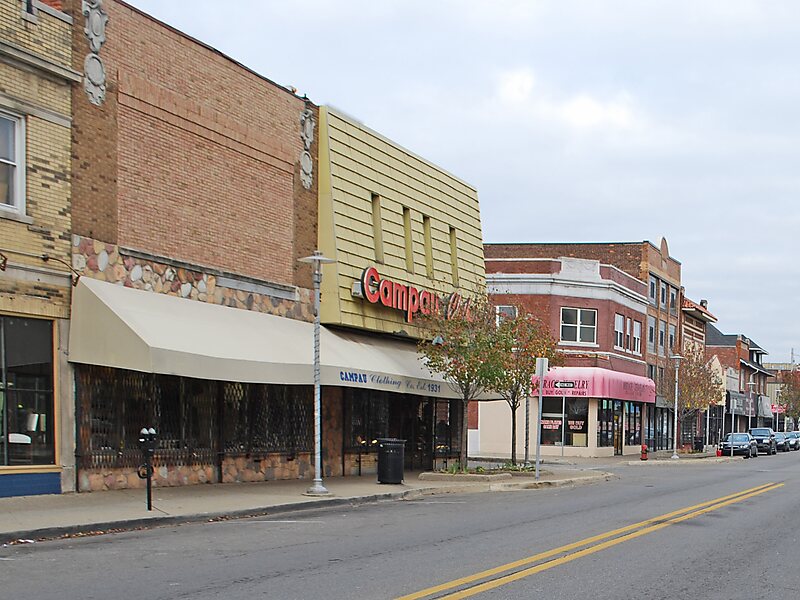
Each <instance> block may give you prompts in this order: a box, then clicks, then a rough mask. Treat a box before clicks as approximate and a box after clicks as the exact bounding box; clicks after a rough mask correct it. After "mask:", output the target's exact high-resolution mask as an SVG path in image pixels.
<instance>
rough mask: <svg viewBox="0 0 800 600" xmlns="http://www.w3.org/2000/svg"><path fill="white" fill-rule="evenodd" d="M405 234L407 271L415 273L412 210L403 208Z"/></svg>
mask: <svg viewBox="0 0 800 600" xmlns="http://www.w3.org/2000/svg"><path fill="white" fill-rule="evenodd" d="M403 233H404V236H403V237H404V238H405V248H406V271H408V272H409V273H411V274H413V273H414V239H413V234H412V232H411V209H410V208H408V207H407V206H404V207H403Z"/></svg>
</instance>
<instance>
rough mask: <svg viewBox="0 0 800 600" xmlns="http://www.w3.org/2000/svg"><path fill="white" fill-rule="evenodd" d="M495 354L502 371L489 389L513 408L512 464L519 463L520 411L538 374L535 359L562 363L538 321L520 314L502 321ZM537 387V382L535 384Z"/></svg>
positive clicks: (553, 343) (519, 312)
mask: <svg viewBox="0 0 800 600" xmlns="http://www.w3.org/2000/svg"><path fill="white" fill-rule="evenodd" d="M494 339H495V341H494V352H495V357H496V359H497V360H498V361H499V369H496V370H494V371H493V372H494V375H495V378H494V380H492V381H491V382H490V383H489V385H488V388H489V389H491V390H492V391H495V392H497V393H498V394H500V396H502V398H503V399H504V400H505V401H506V402H507V403H508V406H509V408H510V409H511V464H512V465H516V464H517V409H518V408H519V407H520V404H521V403H522V401H523V400H525V399H526V398H528V397H529V396H530V394H531V382H532V379H533V377H534V375H535V374H536V359H537V358H547V359H549V361H550V364H551V365H556V364H561V362H562V355H561V354H560V353H559V352H558V351H557V343H556V340H555V339H554V338H553V336H552V335H551V334H550V332H549V331H548V330H547V328H546V327H545V326H544V325H543V324H542V322H541V321H539V319H537V318H535V317H534V316H533V315H531V314H530V313H527V312H524V311H518V313H517V316H516V317H507V318H504V319H502V320H501V321H500V323H499V324H498V326H497V329H496V330H495V332H494ZM535 385H536V386H538V382H537V383H536V384H535Z"/></svg>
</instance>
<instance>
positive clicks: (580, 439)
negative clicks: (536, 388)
mask: <svg viewBox="0 0 800 600" xmlns="http://www.w3.org/2000/svg"><path fill="white" fill-rule="evenodd" d="M562 410H563V411H564V412H563V413H562ZM588 416H589V401H588V400H587V399H586V398H566V399H565V401H564V403H563V405H562V399H561V398H552V397H551V398H543V399H542V444H543V445H545V446H560V445H561V431H562V427H564V425H565V424H566V428H565V429H564V445H565V446H583V447H585V446H587V445H588V434H589V423H588ZM562 418H563V421H562ZM564 421H566V423H564Z"/></svg>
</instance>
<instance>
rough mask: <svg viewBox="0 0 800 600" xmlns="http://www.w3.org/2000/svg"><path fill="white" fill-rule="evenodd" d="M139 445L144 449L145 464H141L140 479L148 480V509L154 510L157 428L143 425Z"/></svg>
mask: <svg viewBox="0 0 800 600" xmlns="http://www.w3.org/2000/svg"><path fill="white" fill-rule="evenodd" d="M139 447H140V448H141V450H142V456H143V457H144V464H142V465H139V470H138V475H139V478H140V479H146V480H147V510H153V456H155V453H156V430H155V429H153V428H152V427H150V428H149V429H148V428H147V427H142V430H141V431H140V432H139Z"/></svg>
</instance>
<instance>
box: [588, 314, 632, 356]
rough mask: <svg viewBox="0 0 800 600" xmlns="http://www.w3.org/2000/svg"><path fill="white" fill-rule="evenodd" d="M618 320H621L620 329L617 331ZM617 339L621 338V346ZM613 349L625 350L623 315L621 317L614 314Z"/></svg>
mask: <svg viewBox="0 0 800 600" xmlns="http://www.w3.org/2000/svg"><path fill="white" fill-rule="evenodd" d="M619 320H622V329H617V325H618V324H619V323H618V321H619ZM619 338H622V343H621V344H620V343H618V342H619ZM595 339H597V338H595ZM614 349H615V350H625V315H621V314H619V313H614Z"/></svg>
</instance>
